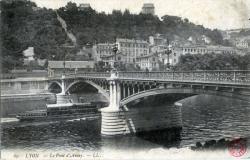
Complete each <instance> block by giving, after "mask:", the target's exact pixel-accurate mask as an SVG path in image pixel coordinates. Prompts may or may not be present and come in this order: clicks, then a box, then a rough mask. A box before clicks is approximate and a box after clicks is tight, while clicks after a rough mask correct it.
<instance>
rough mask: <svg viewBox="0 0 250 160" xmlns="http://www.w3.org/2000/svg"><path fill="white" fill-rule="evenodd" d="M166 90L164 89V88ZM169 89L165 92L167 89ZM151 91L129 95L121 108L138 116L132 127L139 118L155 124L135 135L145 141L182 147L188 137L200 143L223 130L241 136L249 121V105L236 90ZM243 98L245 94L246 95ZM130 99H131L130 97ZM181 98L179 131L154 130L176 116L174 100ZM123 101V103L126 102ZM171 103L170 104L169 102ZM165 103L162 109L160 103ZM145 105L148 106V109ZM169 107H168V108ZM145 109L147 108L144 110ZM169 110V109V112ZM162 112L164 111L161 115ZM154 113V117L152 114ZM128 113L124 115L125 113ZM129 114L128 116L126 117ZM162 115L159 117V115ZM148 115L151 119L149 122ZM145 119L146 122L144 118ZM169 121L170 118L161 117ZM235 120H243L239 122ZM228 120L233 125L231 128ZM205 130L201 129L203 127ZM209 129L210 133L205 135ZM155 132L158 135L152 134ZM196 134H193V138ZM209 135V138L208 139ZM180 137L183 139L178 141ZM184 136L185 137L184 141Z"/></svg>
mask: <svg viewBox="0 0 250 160" xmlns="http://www.w3.org/2000/svg"><path fill="white" fill-rule="evenodd" d="M164 90H165V91H164ZM167 90H168V91H167ZM158 91H159V92H157V90H154V91H152V92H151V93H152V94H150V93H146V92H144V93H139V94H137V95H133V96H134V97H135V98H133V96H131V97H128V98H127V99H124V100H123V102H122V103H123V106H124V109H125V108H126V109H127V110H129V111H132V112H134V113H136V116H134V117H136V118H137V117H140V116H141V118H140V119H138V118H137V119H135V120H133V119H132V120H131V121H133V123H132V124H133V127H135V128H139V129H140V123H139V121H140V120H141V119H143V118H144V119H146V120H144V121H143V123H153V125H152V126H155V127H156V130H150V128H149V129H148V130H149V131H146V132H145V131H144V132H138V133H136V135H137V136H138V137H140V138H143V139H145V140H148V141H151V142H153V143H158V144H161V145H164V146H166V147H167V146H176V147H181V146H182V145H183V144H184V143H189V142H188V139H189V138H190V139H191V138H193V139H194V140H196V138H197V139H202V140H204V141H200V142H202V143H204V142H206V141H208V140H211V138H215V139H214V140H216V141H218V140H220V139H221V138H225V137H222V136H221V131H223V132H225V133H226V134H227V135H228V136H232V137H233V136H234V134H235V132H237V134H238V135H244V134H247V133H242V127H244V125H245V124H249V123H248V121H249V116H248V115H249V113H250V112H249V109H248V108H249V106H250V103H249V101H247V98H244V96H242V95H239V94H238V93H237V94H236V93H233V92H226V91H215V90H204V89H203V90H202V89H192V88H191V89H185V90H183V89H178V88H177V89H174V88H173V89H162V90H161V89H158ZM245 97H246V96H245ZM129 99H130V100H129ZM175 101H180V102H181V103H182V104H184V105H183V107H181V112H182V116H181V117H182V121H183V123H182V124H183V127H182V130H178V128H175V127H173V128H167V129H164V128H163V129H161V128H160V129H159V130H157V126H159V124H161V121H162V118H165V117H169V116H170V117H171V118H174V117H176V115H177V114H176V113H174V112H172V111H174V110H175V109H177V108H175V106H174V105H173V103H174V102H175ZM125 102H126V103H125ZM171 103H172V105H171ZM161 104H164V105H163V108H165V109H166V110H164V109H162V108H161V107H160V106H159V105H161ZM147 106H148V108H149V109H148V108H147ZM167 108H169V110H167ZM145 110H148V111H147V112H145ZM168 111H169V112H168ZM163 112H165V113H166V114H165V115H163ZM152 114H154V115H155V116H151V115H152ZM126 116H127V115H126ZM127 117H128V116H127ZM159 117H162V118H159ZM150 118H151V119H152V120H151V121H149V120H150ZM171 118H170V119H171ZM147 120H148V121H147ZM163 121H165V122H166V124H167V123H168V121H169V119H167V118H166V119H165V120H163ZM238 122H243V123H242V125H241V123H240V124H239V123H238ZM231 123H232V124H233V125H234V126H235V128H234V129H232V128H231V127H230V126H231ZM203 129H204V130H203ZM207 132H210V133H211V135H207V136H204V134H207ZM156 134H157V136H155V135H156ZM192 135H195V137H192ZM209 138H210V139H209ZM180 139H182V141H183V139H184V142H181V141H180ZM185 139H187V140H186V141H185Z"/></svg>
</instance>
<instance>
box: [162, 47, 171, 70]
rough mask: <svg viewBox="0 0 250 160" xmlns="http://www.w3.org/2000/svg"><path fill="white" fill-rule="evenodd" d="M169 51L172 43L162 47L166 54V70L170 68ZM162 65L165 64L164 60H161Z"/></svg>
mask: <svg viewBox="0 0 250 160" xmlns="http://www.w3.org/2000/svg"><path fill="white" fill-rule="evenodd" d="M171 53H172V45H170V44H169V45H168V46H167V47H166V48H165V49H164V54H165V55H167V70H169V69H170V62H169V56H170V54H171ZM163 65H164V66H165V64H164V61H163Z"/></svg>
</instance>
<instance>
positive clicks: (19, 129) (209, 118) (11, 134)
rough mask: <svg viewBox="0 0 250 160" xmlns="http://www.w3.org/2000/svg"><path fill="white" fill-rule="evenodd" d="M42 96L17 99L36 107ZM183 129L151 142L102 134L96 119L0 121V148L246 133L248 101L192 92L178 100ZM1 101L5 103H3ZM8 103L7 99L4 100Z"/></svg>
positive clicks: (141, 145) (85, 146) (136, 144)
mask: <svg viewBox="0 0 250 160" xmlns="http://www.w3.org/2000/svg"><path fill="white" fill-rule="evenodd" d="M45 103H47V102H46V101H44V100H37V101H34V100H26V101H23V102H18V105H17V104H15V105H17V106H19V107H22V106H23V105H25V107H27V106H34V108H40V107H41V106H43V105H44V104H45ZM181 103H183V107H182V117H183V129H182V131H181V138H180V140H178V141H173V142H171V143H169V142H167V140H165V141H164V140H163V141H161V142H160V143H155V142H154V141H152V140H150V139H147V140H145V139H143V138H141V137H138V136H124V137H119V138H105V137H102V136H101V135H100V128H101V127H100V126H101V122H100V119H95V120H81V121H80V120H68V121H50V122H32V123H31V122H9V123H2V126H1V127H2V137H1V139H2V142H1V149H2V150H5V151H8V150H15V149H25V150H38V151H49V150H56V151H61V150H63V151H72V150H84V151H86V150H87V151H94V150H102V149H103V148H114V149H116V150H149V149H153V148H157V147H167V148H169V147H177V148H183V147H187V146H191V145H193V144H195V143H196V142H198V141H199V142H205V141H207V140H211V139H215V140H218V139H221V138H235V137H246V138H248V139H249V137H250V104H249V103H246V102H243V101H237V100H232V99H229V98H223V97H215V96H208V95H202V96H194V97H191V98H188V99H185V100H182V101H181ZM3 105H5V104H3ZM8 105H10V102H8ZM39 106H40V107H39Z"/></svg>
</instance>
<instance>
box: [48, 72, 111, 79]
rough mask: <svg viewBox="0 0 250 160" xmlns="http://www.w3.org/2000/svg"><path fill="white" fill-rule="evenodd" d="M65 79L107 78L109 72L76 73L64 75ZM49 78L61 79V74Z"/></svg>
mask: <svg viewBox="0 0 250 160" xmlns="http://www.w3.org/2000/svg"><path fill="white" fill-rule="evenodd" d="M64 76H65V78H75V77H86V78H109V77H110V76H111V74H110V73H109V72H77V73H65V74H64ZM49 78H59V79H60V78H62V73H57V74H54V75H52V76H50V77H49Z"/></svg>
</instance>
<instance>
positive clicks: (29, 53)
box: [23, 47, 35, 65]
mask: <svg viewBox="0 0 250 160" xmlns="http://www.w3.org/2000/svg"><path fill="white" fill-rule="evenodd" d="M23 55H24V57H25V58H24V65H29V63H30V62H31V61H34V60H35V59H34V55H35V54H34V47H28V48H27V49H26V50H24V51H23Z"/></svg>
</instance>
